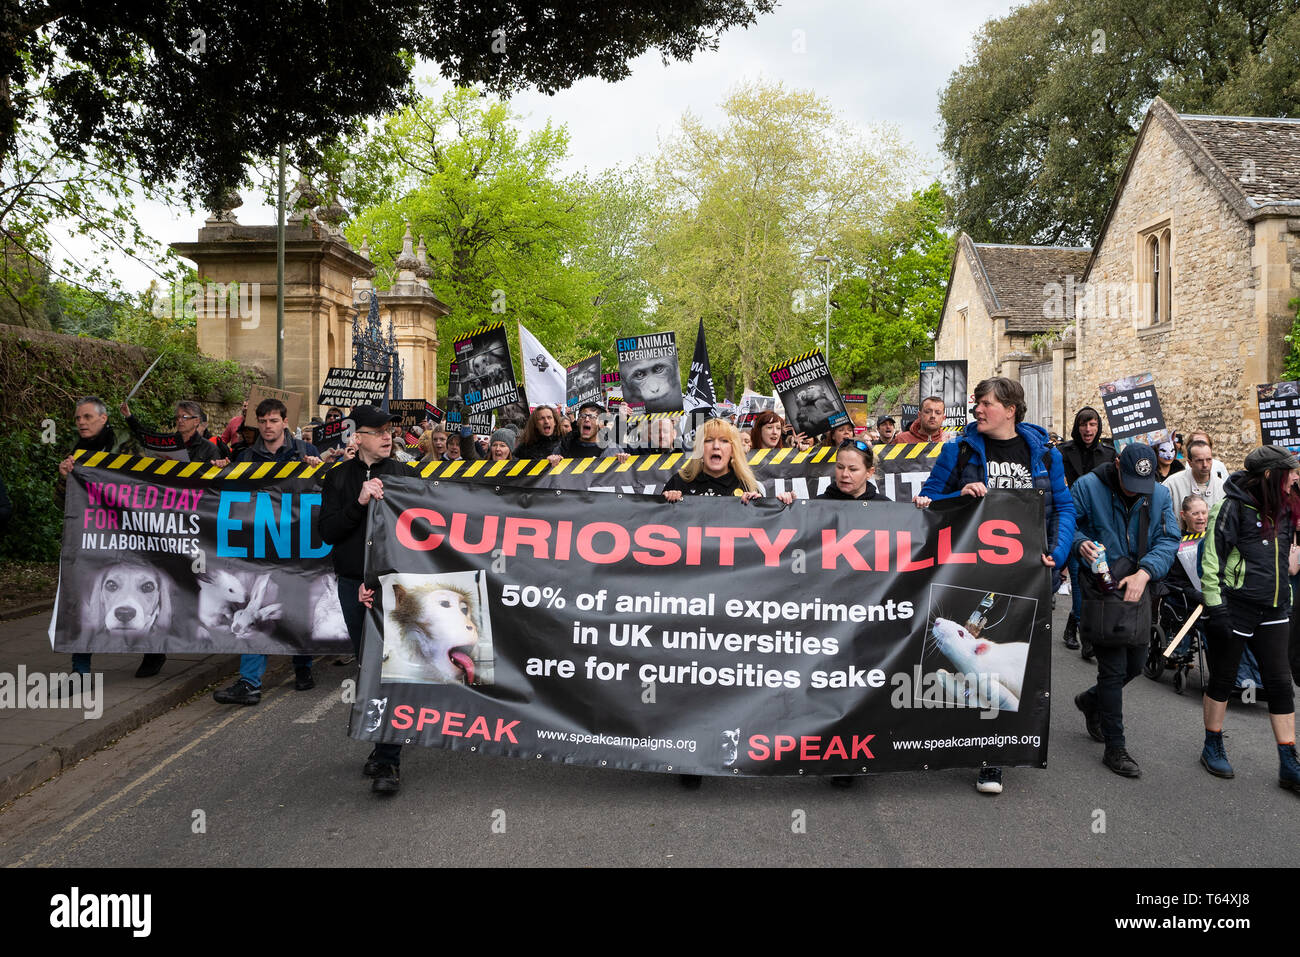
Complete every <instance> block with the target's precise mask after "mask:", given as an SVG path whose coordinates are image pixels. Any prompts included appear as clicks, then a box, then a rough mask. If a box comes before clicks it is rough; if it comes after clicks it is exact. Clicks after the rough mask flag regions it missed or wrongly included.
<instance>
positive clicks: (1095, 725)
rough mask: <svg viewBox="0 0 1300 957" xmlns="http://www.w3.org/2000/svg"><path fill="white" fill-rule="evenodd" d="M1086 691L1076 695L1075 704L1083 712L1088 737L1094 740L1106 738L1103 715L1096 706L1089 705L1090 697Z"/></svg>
mask: <svg viewBox="0 0 1300 957" xmlns="http://www.w3.org/2000/svg"><path fill="white" fill-rule="evenodd" d="M1087 694H1088V693H1087V692H1086V691H1080V692H1079V693H1078V694H1077V695H1075V696H1074V706H1075V707H1076V708H1078V709H1079V710H1080V711H1082V712H1083V723H1084V725H1086V726H1087V728H1088V737H1090V738H1092V740H1094V741H1102V742H1104V741H1105V740H1106V736H1105V735H1103V734H1102V733H1101V715H1100V714H1099V713H1098V712H1097V709H1096V708H1089V707H1088V698H1087Z"/></svg>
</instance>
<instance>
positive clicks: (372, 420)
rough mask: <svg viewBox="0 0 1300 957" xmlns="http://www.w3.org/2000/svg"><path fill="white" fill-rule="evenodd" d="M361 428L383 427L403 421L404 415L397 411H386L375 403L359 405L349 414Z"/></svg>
mask: <svg viewBox="0 0 1300 957" xmlns="http://www.w3.org/2000/svg"><path fill="white" fill-rule="evenodd" d="M348 418H349V419H351V420H352V421H353V422H355V423H356V425H357V428H359V429H382V428H383V427H384V426H386V425H391V424H392V423H394V422H401V421H402V417H401V416H400V415H398V414H396V413H395V412H385V411H384V410H383V409H377V408H375V407H374V406H373V405H359V406H357V407H356V408H355V409H353V410H352V414H351V415H349V416H348Z"/></svg>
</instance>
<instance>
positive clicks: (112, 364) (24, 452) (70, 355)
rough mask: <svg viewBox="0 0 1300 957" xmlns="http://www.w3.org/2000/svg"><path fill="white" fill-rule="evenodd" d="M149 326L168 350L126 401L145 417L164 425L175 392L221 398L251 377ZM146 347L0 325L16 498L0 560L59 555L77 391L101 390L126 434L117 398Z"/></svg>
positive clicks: (6, 438)
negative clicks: (62, 468) (60, 490)
mask: <svg viewBox="0 0 1300 957" xmlns="http://www.w3.org/2000/svg"><path fill="white" fill-rule="evenodd" d="M145 315H148V312H147V311H146V312H145ZM151 318H152V317H151ZM157 335H158V336H159V337H160V339H161V341H164V342H165V343H166V344H167V345H168V349H167V351H165V352H164V354H163V359H162V361H161V362H159V363H158V366H157V368H156V369H154V371H153V373H152V374H151V375H150V376H149V378H148V379H147V380H146V381H145V384H144V385H143V386H142V387H141V390H140V392H139V393H137V394H136V396H135V398H133V399H132V400H131V411H132V412H134V413H135V414H136V415H138V416H139V417H140V418H141V420H142V421H144V422H145V423H146V424H149V425H152V426H155V427H158V428H165V427H166V423H168V422H170V421H171V418H172V410H173V408H174V405H175V403H176V401H177V400H178V399H197V400H199V401H201V402H208V403H212V402H214V401H216V402H222V403H225V404H230V403H234V402H237V401H238V400H239V399H241V398H242V397H243V396H244V395H245V394H247V390H248V385H249V384H250V376H249V375H248V374H247V373H245V372H243V371H242V370H240V368H239V366H238V364H237V363H234V362H215V361H213V360H210V359H204V358H202V357H201V356H199V355H198V354H197V351H196V350H193V349H190V350H189V351H184V346H183V343H184V342H185V341H186V340H185V338H184V332H183V331H180V332H178V333H176V338H175V339H173V340H170V341H168V340H167V337H166V336H165V335H164V334H162V333H157ZM190 335H191V337H192V335H193V333H192V330H191V332H190ZM155 355H156V352H155V351H154V350H153V349H145V348H140V347H133V346H127V345H123V344H121V343H117V342H106V341H103V340H100V339H88V338H87V339H83V338H76V337H72V336H60V335H54V334H51V333H41V332H29V331H25V330H13V329H8V328H5V329H0V475H3V477H4V480H5V484H6V485H7V486H8V489H9V495H10V497H11V498H12V499H13V501H14V507H15V514H14V518H13V520H12V521H11V522H10V525H9V530H8V532H7V533H6V534H5V536H4V537H3V539H0V560H5V559H29V560H35V561H52V560H54V559H55V558H57V557H58V553H59V540H60V535H61V534H62V527H63V519H62V510H61V505H60V504H59V503H58V502H57V501H56V500H55V495H54V490H55V483H56V480H57V478H58V469H57V465H58V463H59V461H60V460H61V459H62V458H63V457H64V456H65V455H67V454H68V451H69V450H70V449H71V448H72V446H73V444H74V443H75V442H76V430H75V429H74V428H73V421H72V416H73V409H74V406H75V404H76V402H77V400H78V399H80V398H81V397H83V396H86V395H98V396H100V397H101V398H103V399H104V401H105V403H106V404H107V405H108V408H109V424H110V425H111V426H112V427H113V428H114V430H116V431H117V432H118V434H119V435H125V434H127V427H126V423H125V422H124V421H123V420H122V417H121V415H120V414H119V412H118V409H117V406H118V405H119V404H120V402H121V400H122V399H123V398H125V396H126V393H127V391H128V390H130V388H131V386H132V385H134V384H135V381H136V380H137V379H138V378H139V377H140V376H141V375H142V374H143V373H144V371H145V369H146V368H148V366H149V363H151V362H152V361H153V359H154V357H155ZM51 433H52V434H51ZM51 437H52V438H53V442H49V441H47V439H49V438H51Z"/></svg>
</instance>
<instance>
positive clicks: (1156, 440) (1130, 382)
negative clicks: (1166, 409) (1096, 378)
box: [1101, 372, 1169, 450]
mask: <svg viewBox="0 0 1300 957" xmlns="http://www.w3.org/2000/svg"><path fill="white" fill-rule="evenodd" d="M1101 404H1102V407H1103V408H1104V409H1105V410H1106V421H1107V422H1108V423H1109V425H1110V435H1111V438H1112V439H1113V440H1114V442H1115V448H1116V449H1117V450H1118V449H1122V448H1124V446H1126V445H1128V444H1129V443H1130V442H1142V443H1145V444H1146V445H1149V446H1151V447H1152V448H1155V447H1156V446H1157V445H1159V444H1160V443H1161V442H1163V441H1165V440H1166V439H1168V438H1169V432H1168V431H1167V430H1166V429H1165V416H1164V413H1163V412H1161V411H1160V398H1159V396H1157V395H1156V385H1155V378H1154V377H1153V376H1152V375H1151V373H1149V372H1145V373H1143V374H1142V375H1134V376H1126V377H1125V378H1123V379H1116V380H1115V381H1114V382H1104V383H1102V386H1101Z"/></svg>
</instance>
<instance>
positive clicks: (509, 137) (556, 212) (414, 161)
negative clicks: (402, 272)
mask: <svg viewBox="0 0 1300 957" xmlns="http://www.w3.org/2000/svg"><path fill="white" fill-rule="evenodd" d="M514 119H515V118H514V117H513V116H512V114H511V111H510V108H509V106H508V104H506V103H503V102H500V101H498V100H494V99H490V98H484V97H480V96H479V94H478V93H477V92H475V91H474V90H471V89H468V88H459V89H453V90H450V91H447V92H446V93H444V94H443V95H442V96H441V97H440V98H438V99H433V98H422V99H420V100H419V101H417V102H416V103H415V104H413V105H412V106H410V107H408V108H407V109H405V110H403V111H402V112H400V113H398V114H396V115H394V116H393V117H391V118H389V119H388V120H387V121H385V123H384V124H383V126H382V128H381V129H380V130H378V131H377V132H376V133H375V135H374V136H373V137H371V138H370V139H369V140H368V142H367V143H366V144H365V146H364V147H363V148H362V150H361V157H362V158H361V163H360V166H359V169H360V170H366V169H376V170H380V171H382V172H381V175H380V176H379V177H378V178H376V179H375V180H374V181H373V182H372V184H371V185H370V186H368V187H367V185H366V184H364V183H360V182H357V181H356V180H355V179H352V178H345V183H344V187H345V189H346V190H347V191H348V193H349V195H362V196H364V195H366V194H367V189H368V190H369V196H370V198H371V199H372V200H373V204H372V205H370V206H368V207H366V208H364V209H362V210H361V211H360V212H359V213H357V215H356V217H355V219H354V220H353V222H352V223H351V224H350V225H349V226H348V228H347V235H348V238H349V241H350V242H351V243H352V244H353V245H354V246H359V245H360V244H361V242H362V241H363V239H368V240H369V242H370V247H371V258H372V259H373V260H374V261H375V263H376V264H377V266H378V268H379V271H380V277H379V279H378V280H377V285H380V286H386V285H387V284H388V283H389V282H391V280H392V278H393V277H394V276H395V272H396V269H395V266H394V263H395V260H396V258H397V256H398V255H399V254H400V252H401V248H402V236H403V233H404V232H405V228H406V225H405V224H406V223H408V222H409V223H410V224H411V227H412V229H413V231H414V233H415V234H416V235H418V236H423V238H424V239H425V241H426V243H427V247H428V259H429V264H430V266H431V267H432V268H433V277H432V279H431V280H430V285H431V287H432V289H433V292H434V293H435V295H437V296H438V298H439V299H441V300H442V301H443V302H445V303H446V304H447V305H448V306H450V307H451V314H450V315H449V316H447V317H446V318H445V319H443V320H442V322H441V323H440V326H439V331H438V336H439V339H440V340H441V341H442V342H444V343H447V344H448V345H450V343H451V342H452V341H453V340H454V339H455V338H456V337H457V336H458V335H460V334H463V333H465V332H468V331H470V330H472V329H473V328H475V327H476V326H479V325H482V324H484V323H487V322H492V321H496V320H509V321H515V320H517V321H520V322H522V323H523V324H524V325H526V326H528V328H529V329H530V330H531V331H532V332H533V333H534V334H535V335H536V336H537V337H538V338H539V339H540V340H541V341H542V342H543V343H545V344H546V345H547V347H548V348H550V349H551V351H552V353H553V354H554V355H555V357H556V358H557V359H559V360H561V361H572V360H573V359H574V358H576V357H577V354H578V353H579V352H580V351H581V350H580V349H579V348H578V346H577V344H576V339H577V330H590V329H592V328H593V324H594V320H595V316H596V311H597V302H598V300H599V298H600V294H601V291H602V289H608V288H609V284H608V282H606V283H604V284H602V283H600V282H598V281H597V280H596V279H595V278H594V277H593V276H592V275H590V274H588V273H587V272H585V271H584V270H582V269H580V268H577V267H575V266H574V265H573V263H572V262H571V261H570V257H569V251H570V250H572V249H574V248H578V247H580V246H581V244H582V243H583V242H584V240H585V239H586V237H587V227H586V225H585V221H584V206H583V200H582V196H581V195H580V190H579V189H578V188H577V187H575V186H574V185H572V184H569V183H566V182H564V181H562V180H561V179H560V177H559V166H560V164H561V162H562V161H563V159H564V156H565V154H566V151H567V149H568V133H567V131H566V130H565V129H564V128H562V127H561V128H559V129H556V128H554V127H552V126H551V125H550V124H547V125H546V126H545V127H544V128H542V129H541V130H538V131H536V132H535V133H533V134H531V135H529V136H527V137H524V136H523V135H522V134H521V133H520V131H519V129H518V128H517V127H516V126H515V125H514ZM357 175H358V174H356V173H353V174H348V176H349V177H355V176H357ZM510 339H511V341H512V343H514V345H513V346H512V348H515V347H517V342H515V341H514V340H515V337H514V336H513V335H511V336H510ZM518 368H519V365H518V355H517V354H516V369H518ZM446 375H447V368H446V365H445V364H442V368H441V369H439V377H440V378H439V390H440V392H441V391H442V390H444V389H445V387H446Z"/></svg>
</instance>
